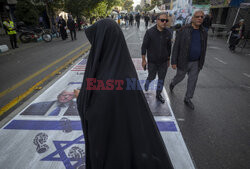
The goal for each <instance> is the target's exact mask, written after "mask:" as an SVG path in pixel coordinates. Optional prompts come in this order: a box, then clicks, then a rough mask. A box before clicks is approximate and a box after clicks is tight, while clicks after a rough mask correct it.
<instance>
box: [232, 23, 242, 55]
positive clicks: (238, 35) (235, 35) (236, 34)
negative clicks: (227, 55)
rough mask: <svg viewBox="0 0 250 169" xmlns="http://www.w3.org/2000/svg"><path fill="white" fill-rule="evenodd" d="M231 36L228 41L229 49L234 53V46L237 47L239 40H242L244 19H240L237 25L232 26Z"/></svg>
mask: <svg viewBox="0 0 250 169" xmlns="http://www.w3.org/2000/svg"><path fill="white" fill-rule="evenodd" d="M231 31H232V34H231V36H230V39H229V49H230V50H231V51H232V52H234V51H235V46H236V45H238V43H239V42H240V39H244V33H245V24H244V19H241V20H240V21H239V23H237V24H235V25H233V27H232V28H231Z"/></svg>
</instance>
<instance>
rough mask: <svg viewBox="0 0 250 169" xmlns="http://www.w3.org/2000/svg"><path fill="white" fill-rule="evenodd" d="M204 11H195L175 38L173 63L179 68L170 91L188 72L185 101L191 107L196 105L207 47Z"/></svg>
mask: <svg viewBox="0 0 250 169" xmlns="http://www.w3.org/2000/svg"><path fill="white" fill-rule="evenodd" d="M203 18H204V12H203V11H201V10H199V11H196V12H194V14H193V17H192V24H191V25H187V26H185V27H183V28H182V29H180V31H179V32H178V33H177V37H176V40H175V44H174V48H173V54H172V59H171V65H172V68H173V69H176V68H177V74H176V76H175V77H174V79H173V80H172V82H171V84H170V86H169V88H170V91H171V92H172V90H173V89H174V86H175V85H177V84H178V83H179V82H181V81H182V80H183V79H184V78H185V75H186V74H188V84H187V92H186V96H185V99H184V103H185V104H186V105H187V106H188V107H189V108H191V109H194V105H193V103H192V102H191V98H192V97H193V94H194V90H195V87H196V82H197V80H198V75H199V72H200V70H201V69H202V67H203V64H204V61H205V55H206V48H207V31H205V30H204V28H203V27H202V26H201V24H202V22H203Z"/></svg>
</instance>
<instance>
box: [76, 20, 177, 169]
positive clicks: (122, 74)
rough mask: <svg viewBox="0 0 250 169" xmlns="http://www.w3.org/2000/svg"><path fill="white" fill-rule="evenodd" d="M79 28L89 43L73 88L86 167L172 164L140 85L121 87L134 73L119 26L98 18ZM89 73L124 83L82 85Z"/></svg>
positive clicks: (167, 168)
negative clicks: (99, 86)
mask: <svg viewBox="0 0 250 169" xmlns="http://www.w3.org/2000/svg"><path fill="white" fill-rule="evenodd" d="M85 33H86V36H87V38H88V40H89V41H90V43H91V49H90V54H89V57H88V61H87V65H86V71H85V74H84V79H83V83H82V87H81V89H80V92H79V91H78V90H76V91H75V94H76V96H77V97H78V98H77V106H78V111H79V115H80V117H81V121H82V128H83V132H84V138H85V139H84V141H85V154H86V169H100V168H102V169H121V168H124V169H132V168H133V169H173V166H172V163H171V160H170V158H169V155H168V152H167V150H166V147H165V145H164V142H163V139H162V137H161V134H160V132H159V130H158V128H157V125H156V122H155V120H154V117H153V115H152V112H151V111H150V108H149V106H148V103H147V101H146V98H145V96H144V93H143V91H142V90H126V83H127V82H126V80H129V79H136V80H138V76H137V73H136V70H135V67H134V64H133V62H132V59H131V56H130V54H129V50H128V47H127V44H126V41H125V38H124V35H123V33H122V30H121V28H120V27H119V25H118V24H117V23H116V22H115V21H113V20H111V19H103V20H100V21H98V22H96V23H95V24H94V25H92V26H91V27H89V28H87V29H86V31H85ZM91 79H92V80H93V79H96V80H98V81H103V82H105V81H107V80H111V81H112V80H120V81H123V82H124V85H121V86H120V87H119V89H117V88H116V89H112V88H109V89H107V90H106V89H105V90H104V89H103V90H92V89H91V88H90V89H87V88H88V87H90V86H89V85H91V84H89V83H88V82H89V80H91ZM138 85H140V84H138ZM121 152H122V153H121Z"/></svg>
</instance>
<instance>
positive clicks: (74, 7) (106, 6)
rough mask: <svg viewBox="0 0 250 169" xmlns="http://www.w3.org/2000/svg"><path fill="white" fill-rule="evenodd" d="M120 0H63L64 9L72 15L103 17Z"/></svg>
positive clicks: (118, 3)
mask: <svg viewBox="0 0 250 169" xmlns="http://www.w3.org/2000/svg"><path fill="white" fill-rule="evenodd" d="M121 3H122V0H65V5H64V9H65V11H66V12H68V13H70V14H72V15H73V17H80V16H85V17H88V18H89V17H95V18H98V17H105V16H107V13H108V12H109V11H110V10H111V9H112V7H113V6H115V5H120V4H121Z"/></svg>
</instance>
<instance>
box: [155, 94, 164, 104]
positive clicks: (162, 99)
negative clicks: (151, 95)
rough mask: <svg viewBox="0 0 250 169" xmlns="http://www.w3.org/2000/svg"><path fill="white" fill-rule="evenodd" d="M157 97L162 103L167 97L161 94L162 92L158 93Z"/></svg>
mask: <svg viewBox="0 0 250 169" xmlns="http://www.w3.org/2000/svg"><path fill="white" fill-rule="evenodd" d="M156 99H157V100H159V101H160V102H161V103H162V104H163V103H165V99H164V98H163V97H162V96H161V94H158V95H156Z"/></svg>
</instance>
